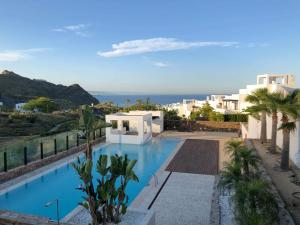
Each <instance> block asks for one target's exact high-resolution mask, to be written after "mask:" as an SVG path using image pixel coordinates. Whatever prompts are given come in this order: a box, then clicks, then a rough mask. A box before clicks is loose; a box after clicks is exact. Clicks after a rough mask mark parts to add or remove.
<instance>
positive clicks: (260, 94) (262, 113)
mask: <svg viewBox="0 0 300 225" xmlns="http://www.w3.org/2000/svg"><path fill="white" fill-rule="evenodd" d="M267 94H268V89H267V88H261V89H257V90H256V91H254V92H253V93H252V94H251V95H248V96H247V97H246V101H247V102H250V103H252V104H253V105H252V106H250V107H248V108H247V109H246V111H247V112H249V113H250V114H251V115H253V116H254V117H255V118H259V117H260V122H261V130H260V141H261V143H265V142H266V141H267V113H268V107H267V105H266V98H267Z"/></svg>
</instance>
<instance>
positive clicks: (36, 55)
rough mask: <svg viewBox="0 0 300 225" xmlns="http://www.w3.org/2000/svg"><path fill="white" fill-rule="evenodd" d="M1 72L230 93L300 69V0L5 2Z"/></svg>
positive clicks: (105, 87)
mask: <svg viewBox="0 0 300 225" xmlns="http://www.w3.org/2000/svg"><path fill="white" fill-rule="evenodd" d="M0 8H1V13H0V30H1V32H0V69H8V70H12V71H15V72H17V73H19V74H21V75H24V76H27V77H30V78H38V79H46V80H48V81H50V82H54V83H62V84H66V85H69V84H73V83H79V84H80V85H82V86H83V87H84V88H85V89H87V90H90V91H108V92H142V93H157V94H163V93H164V94H165V93H166V94H170V93H175V94H183V93H186V94H188V93H193V94H195V93H199V94H201V93H230V92H235V91H237V90H238V88H242V87H244V86H245V85H246V84H252V83H255V77H256V74H262V73H292V74H294V75H296V79H297V75H298V74H300V62H299V59H300V44H299V41H300V29H299V24H300V10H299V8H300V1H298V0H294V1H292V0H291V1H289V0H287V1H282V0H276V1H275V0H272V1H271V0H270V1H267V0H266V1H262V0H251V1H241V0H235V1H233V0H226V1H220V0H207V1H202V0H188V1H183V0H169V1H162V0H151V1H146V0H145V1H143V0H128V1H127V0H123V1H113V0H107V1H100V0H94V1H92V0H90V1H83V0H82V1H74V0H40V1H38V0H26V1H20V0H0Z"/></svg>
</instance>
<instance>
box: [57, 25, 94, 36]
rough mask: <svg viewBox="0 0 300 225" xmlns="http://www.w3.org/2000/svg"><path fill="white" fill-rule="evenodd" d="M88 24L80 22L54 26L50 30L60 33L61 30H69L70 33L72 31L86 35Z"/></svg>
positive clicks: (87, 34) (79, 34)
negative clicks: (59, 26) (58, 26)
mask: <svg viewBox="0 0 300 225" xmlns="http://www.w3.org/2000/svg"><path fill="white" fill-rule="evenodd" d="M90 26H91V25H90V24H83V23H80V24H76V25H68V26H64V27H61V28H55V29H52V31H53V32H61V33H62V32H70V33H74V34H76V35H78V36H81V37H88V36H89V33H88V32H87V31H86V29H87V28H88V27H90Z"/></svg>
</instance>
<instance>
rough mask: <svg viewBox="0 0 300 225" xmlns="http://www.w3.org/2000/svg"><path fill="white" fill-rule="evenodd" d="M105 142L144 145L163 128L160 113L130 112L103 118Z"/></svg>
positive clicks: (162, 119)
mask: <svg viewBox="0 0 300 225" xmlns="http://www.w3.org/2000/svg"><path fill="white" fill-rule="evenodd" d="M105 120H106V122H107V123H110V124H111V125H112V126H111V127H107V128H106V141H107V142H110V143H124V144H144V143H146V142H148V141H150V140H151V139H152V133H161V132H162V131H163V129H164V128H163V127H164V115H163V112H162V111H130V112H128V113H127V112H119V113H115V114H110V115H106V116H105Z"/></svg>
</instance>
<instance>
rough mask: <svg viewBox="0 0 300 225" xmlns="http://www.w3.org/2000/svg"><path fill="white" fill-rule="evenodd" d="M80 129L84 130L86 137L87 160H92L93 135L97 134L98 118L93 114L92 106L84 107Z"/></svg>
mask: <svg viewBox="0 0 300 225" xmlns="http://www.w3.org/2000/svg"><path fill="white" fill-rule="evenodd" d="M79 127H80V129H81V130H83V132H84V134H85V137H86V152H85V155H86V158H87V159H90V160H92V157H93V155H92V143H91V134H92V133H93V132H95V129H96V128H97V120H96V116H95V115H94V113H93V109H92V107H90V106H87V105H84V106H82V107H81V109H80V119H79Z"/></svg>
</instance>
